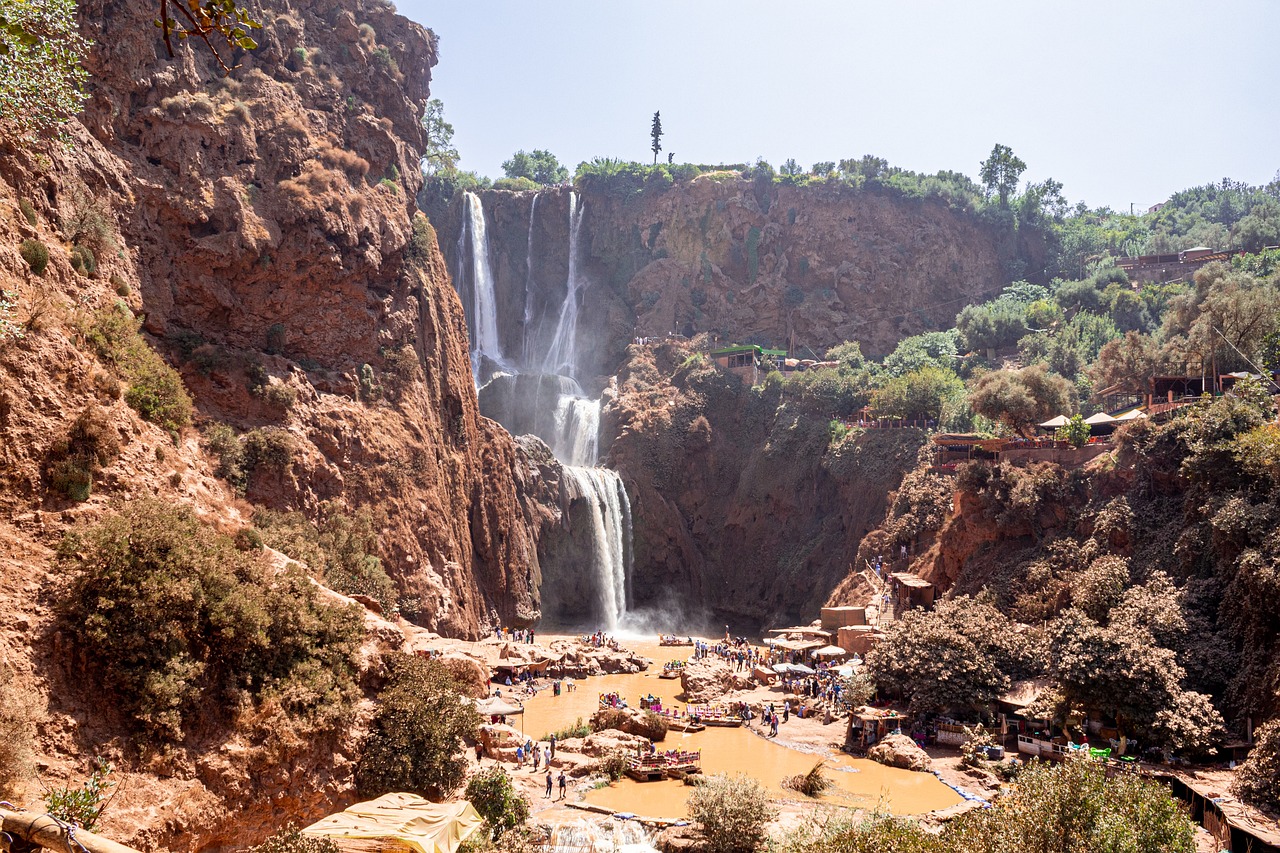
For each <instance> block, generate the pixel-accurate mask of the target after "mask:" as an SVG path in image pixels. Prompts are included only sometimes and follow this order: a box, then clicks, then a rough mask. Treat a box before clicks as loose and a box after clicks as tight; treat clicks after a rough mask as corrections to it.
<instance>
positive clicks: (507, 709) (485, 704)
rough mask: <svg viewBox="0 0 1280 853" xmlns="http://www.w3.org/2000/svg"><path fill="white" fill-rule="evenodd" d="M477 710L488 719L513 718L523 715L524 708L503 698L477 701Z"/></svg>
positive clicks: (497, 697) (496, 697)
mask: <svg viewBox="0 0 1280 853" xmlns="http://www.w3.org/2000/svg"><path fill="white" fill-rule="evenodd" d="M476 710H477V711H479V712H480V713H481V714H483V715H484V716H486V717H511V716H515V715H517V714H523V713H524V708H523V707H521V706H520V705H517V704H516V703H514V702H508V701H507V700H506V699H503V698H502V697H501V696H494V697H493V698H491V699H477V700H476Z"/></svg>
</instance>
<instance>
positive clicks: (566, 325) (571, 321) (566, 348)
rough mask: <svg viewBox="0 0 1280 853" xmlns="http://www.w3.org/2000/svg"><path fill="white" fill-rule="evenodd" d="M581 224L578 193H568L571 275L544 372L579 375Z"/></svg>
mask: <svg viewBox="0 0 1280 853" xmlns="http://www.w3.org/2000/svg"><path fill="white" fill-rule="evenodd" d="M581 227H582V207H581V205H579V204H578V194H577V193H575V192H573V191H570V192H569V278H568V281H567V282H566V283H565V294H564V302H562V303H560V315H559V317H558V319H557V320H556V330H555V334H554V335H552V337H551V347H550V349H548V350H547V357H546V358H545V359H543V362H542V372H543V373H560V374H563V375H565V376H576V375H577V369H578V367H577V357H578V309H579V308H580V307H581V306H580V305H579V304H578V292H579V291H580V290H581V288H582V283H581V278H580V276H579V275H578V231H579V230H580V229H581Z"/></svg>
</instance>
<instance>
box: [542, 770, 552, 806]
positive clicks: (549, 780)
mask: <svg viewBox="0 0 1280 853" xmlns="http://www.w3.org/2000/svg"><path fill="white" fill-rule="evenodd" d="M544 799H548V800H549V799H551V768H550V767H548V768H547V793H546V795H545V796H544Z"/></svg>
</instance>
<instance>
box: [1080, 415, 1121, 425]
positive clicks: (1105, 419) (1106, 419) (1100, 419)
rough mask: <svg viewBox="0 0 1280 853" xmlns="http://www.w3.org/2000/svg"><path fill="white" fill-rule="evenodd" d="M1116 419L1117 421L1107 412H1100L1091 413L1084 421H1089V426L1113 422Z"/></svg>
mask: <svg viewBox="0 0 1280 853" xmlns="http://www.w3.org/2000/svg"><path fill="white" fill-rule="evenodd" d="M1114 421H1115V418H1113V417H1111V415H1108V414H1107V413H1106V412H1098V414H1096V415H1090V416H1089V417H1087V418H1085V419H1084V422H1085V423H1087V424H1088V425H1089V426H1098V425H1099V424H1109V423H1113V422H1114Z"/></svg>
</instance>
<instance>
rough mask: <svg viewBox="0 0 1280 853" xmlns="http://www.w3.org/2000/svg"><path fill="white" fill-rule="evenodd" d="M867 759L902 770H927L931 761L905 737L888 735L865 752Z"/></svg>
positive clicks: (926, 754) (927, 754) (927, 755)
mask: <svg viewBox="0 0 1280 853" xmlns="http://www.w3.org/2000/svg"><path fill="white" fill-rule="evenodd" d="M867 758H870V759H871V760H872V761H878V762H880V763H881V764H885V765H888V766H889V767H901V768H902V769H903V770H921V771H923V770H928V769H929V765H930V764H932V763H933V759H931V758H930V757H929V753H927V752H925V751H924V750H923V749H921V748H920V747H919V746H918V745H917V744H916V742H915V741H913V740H912V739H911V738H909V737H907V736H906V735H888V736H887V737H885V738H884V740H882V741H880V742H879V743H877V744H876V745H875V746H873V747H871V748H870V749H869V750H867Z"/></svg>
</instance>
